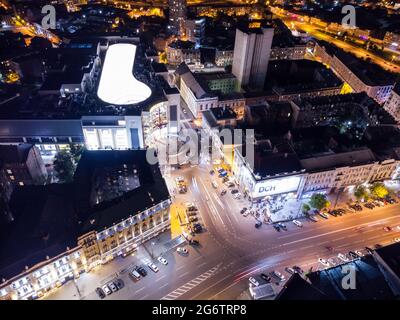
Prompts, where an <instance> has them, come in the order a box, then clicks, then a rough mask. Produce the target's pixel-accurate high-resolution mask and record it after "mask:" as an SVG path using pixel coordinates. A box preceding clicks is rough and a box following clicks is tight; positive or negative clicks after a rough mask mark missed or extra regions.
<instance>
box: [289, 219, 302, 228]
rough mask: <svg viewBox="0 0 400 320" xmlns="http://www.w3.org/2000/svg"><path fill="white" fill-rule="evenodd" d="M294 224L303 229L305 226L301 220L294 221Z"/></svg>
mask: <svg viewBox="0 0 400 320" xmlns="http://www.w3.org/2000/svg"><path fill="white" fill-rule="evenodd" d="M292 222H293V224H294V225H296V226H298V227H299V228H301V227H302V226H303V224H302V223H301V222H300V221H299V220H293V221H292Z"/></svg>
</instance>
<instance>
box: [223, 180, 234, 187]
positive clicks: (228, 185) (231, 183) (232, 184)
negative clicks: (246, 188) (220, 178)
mask: <svg viewBox="0 0 400 320" xmlns="http://www.w3.org/2000/svg"><path fill="white" fill-rule="evenodd" d="M225 185H226V186H227V187H228V188H232V187H234V186H235V184H234V183H233V182H232V181H227V182H225Z"/></svg>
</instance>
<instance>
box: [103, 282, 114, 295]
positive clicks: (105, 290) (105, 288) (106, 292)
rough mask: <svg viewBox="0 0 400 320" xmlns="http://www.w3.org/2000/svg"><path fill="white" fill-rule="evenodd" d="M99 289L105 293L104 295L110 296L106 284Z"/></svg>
mask: <svg viewBox="0 0 400 320" xmlns="http://www.w3.org/2000/svg"><path fill="white" fill-rule="evenodd" d="M101 289H102V290H103V291H104V292H105V294H106V295H110V294H111V293H112V291H111V289H110V288H109V287H108V286H107V285H106V284H105V285H104V286H102V287H101Z"/></svg>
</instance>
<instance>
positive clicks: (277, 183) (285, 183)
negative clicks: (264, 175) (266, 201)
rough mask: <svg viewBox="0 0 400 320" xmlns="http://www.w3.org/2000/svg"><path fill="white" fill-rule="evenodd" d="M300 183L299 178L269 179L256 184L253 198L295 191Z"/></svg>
mask: <svg viewBox="0 0 400 320" xmlns="http://www.w3.org/2000/svg"><path fill="white" fill-rule="evenodd" d="M300 181H301V177H300V176H291V177H285V178H279V179H270V180H265V181H261V182H258V183H256V185H255V187H254V192H253V197H254V198H258V197H265V196H272V195H275V194H281V193H289V192H295V191H297V189H298V187H299V184H300Z"/></svg>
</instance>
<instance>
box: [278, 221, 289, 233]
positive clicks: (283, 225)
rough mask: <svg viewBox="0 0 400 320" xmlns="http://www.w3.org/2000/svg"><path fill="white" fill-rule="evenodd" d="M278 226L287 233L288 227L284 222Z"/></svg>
mask: <svg viewBox="0 0 400 320" xmlns="http://www.w3.org/2000/svg"><path fill="white" fill-rule="evenodd" d="M278 226H279V227H280V228H281V229H283V230H285V231H287V227H286V225H285V224H283V223H282V222H278Z"/></svg>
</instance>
